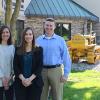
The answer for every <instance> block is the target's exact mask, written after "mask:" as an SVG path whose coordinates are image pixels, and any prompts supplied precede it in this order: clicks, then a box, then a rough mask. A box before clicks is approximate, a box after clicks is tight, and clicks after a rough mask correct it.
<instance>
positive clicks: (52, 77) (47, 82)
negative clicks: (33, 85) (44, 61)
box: [41, 66, 63, 100]
mask: <svg viewBox="0 0 100 100" xmlns="http://www.w3.org/2000/svg"><path fill="white" fill-rule="evenodd" d="M62 75H63V67H62V66H60V67H56V68H50V69H45V68H43V71H42V76H43V81H44V87H43V91H42V94H41V100H48V94H49V87H51V91H52V98H53V100H63V83H61V82H60V78H61V76H62Z"/></svg>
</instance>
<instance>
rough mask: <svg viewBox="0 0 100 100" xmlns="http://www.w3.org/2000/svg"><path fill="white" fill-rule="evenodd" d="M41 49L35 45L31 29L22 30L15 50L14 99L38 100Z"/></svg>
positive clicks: (40, 82)
mask: <svg viewBox="0 0 100 100" xmlns="http://www.w3.org/2000/svg"><path fill="white" fill-rule="evenodd" d="M42 66H43V50H42V48H41V47H37V46H35V39H34V35H33V30H32V29H31V28H30V27H28V28H26V29H25V30H24V32H23V34H22V39H21V45H20V47H17V48H16V50H15V57H14V73H15V85H14V86H15V96H16V100H40V96H41V92H42V87H43V80H42V77H41V71H42Z"/></svg>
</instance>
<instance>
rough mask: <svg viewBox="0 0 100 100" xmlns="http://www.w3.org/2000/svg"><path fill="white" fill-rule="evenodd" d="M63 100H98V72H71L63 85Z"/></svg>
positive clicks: (99, 85)
mask: <svg viewBox="0 0 100 100" xmlns="http://www.w3.org/2000/svg"><path fill="white" fill-rule="evenodd" d="M63 100H100V72H96V71H93V70H87V71H80V72H79V71H77V72H76V71H72V72H71V74H70V76H69V80H68V82H67V84H65V85H64V99H63Z"/></svg>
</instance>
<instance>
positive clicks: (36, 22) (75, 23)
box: [25, 17, 87, 37]
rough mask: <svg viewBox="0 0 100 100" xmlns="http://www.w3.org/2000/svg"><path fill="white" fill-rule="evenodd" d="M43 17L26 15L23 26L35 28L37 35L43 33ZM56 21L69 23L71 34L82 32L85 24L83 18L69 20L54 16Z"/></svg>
mask: <svg viewBox="0 0 100 100" xmlns="http://www.w3.org/2000/svg"><path fill="white" fill-rule="evenodd" d="M44 20H45V18H43V17H27V18H26V20H25V27H28V26H31V27H33V28H34V29H35V36H36V37H37V36H39V35H40V34H42V33H43V22H44ZM55 20H56V22H58V23H71V35H73V34H75V33H83V30H85V31H86V30H87V29H84V28H86V27H84V26H86V25H85V24H84V23H85V20H78V19H77V20H71V19H67V18H55Z"/></svg>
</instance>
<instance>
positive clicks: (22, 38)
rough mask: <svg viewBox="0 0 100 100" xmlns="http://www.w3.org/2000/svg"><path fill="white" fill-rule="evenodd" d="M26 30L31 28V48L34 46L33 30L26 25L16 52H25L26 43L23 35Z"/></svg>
mask: <svg viewBox="0 0 100 100" xmlns="http://www.w3.org/2000/svg"><path fill="white" fill-rule="evenodd" d="M28 30H31V31H32V34H33V40H32V50H33V49H34V48H35V37H34V31H33V29H32V28H31V27H27V28H25V29H24V31H23V33H22V36H21V43H20V46H19V50H18V52H19V53H25V45H26V42H25V35H26V32H27V31H28Z"/></svg>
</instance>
